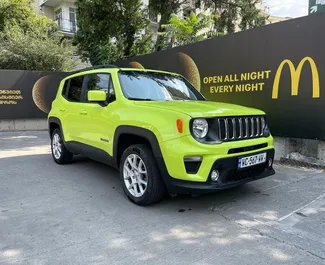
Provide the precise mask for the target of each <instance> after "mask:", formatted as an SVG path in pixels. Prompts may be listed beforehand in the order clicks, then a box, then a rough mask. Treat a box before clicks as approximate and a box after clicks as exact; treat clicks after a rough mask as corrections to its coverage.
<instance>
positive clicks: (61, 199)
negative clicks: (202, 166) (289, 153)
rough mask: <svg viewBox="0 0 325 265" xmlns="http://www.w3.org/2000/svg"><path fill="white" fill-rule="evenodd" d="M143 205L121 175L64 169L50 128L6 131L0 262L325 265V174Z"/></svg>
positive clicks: (288, 176) (279, 177)
mask: <svg viewBox="0 0 325 265" xmlns="http://www.w3.org/2000/svg"><path fill="white" fill-rule="evenodd" d="M276 171H277V174H276V175H275V176H272V177H269V178H267V179H263V180H259V181H256V182H253V183H249V184H247V185H244V186H242V187H240V188H235V189H231V190H226V191H222V192H219V193H216V194H211V195H205V196H201V197H195V198H192V197H187V196H182V197H176V198H168V199H166V200H164V201H163V202H162V203H160V204H158V205H154V206H150V207H145V208H143V207H139V206H136V205H134V204H132V203H131V202H129V201H128V200H127V199H126V197H125V196H124V194H123V191H122V189H121V185H120V182H119V178H118V174H117V172H116V171H114V170H112V169H111V168H109V167H107V166H105V165H101V164H99V163H97V162H94V161H91V160H88V159H83V158H78V159H76V161H75V163H73V164H71V165H66V166H59V165H57V164H55V163H54V161H53V160H52V157H51V154H50V149H49V139H48V134H47V132H19V133H0V264H23V265H29V264H58V265H68V264H72V265H76V264H87V265H89V264H108V265H111V264H155V265H159V264H168V265H169V264H186V265H189V264H193V265H194V264H202V265H210V264H240V265H244V264H250V265H252V264H295V265H296V264H325V174H324V172H321V171H315V170H314V171H309V170H298V169H293V168H289V167H283V166H276Z"/></svg>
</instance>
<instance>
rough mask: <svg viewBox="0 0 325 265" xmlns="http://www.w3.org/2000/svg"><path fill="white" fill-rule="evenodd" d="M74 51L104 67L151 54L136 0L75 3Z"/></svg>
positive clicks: (141, 10)
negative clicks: (75, 32) (76, 46)
mask: <svg viewBox="0 0 325 265" xmlns="http://www.w3.org/2000/svg"><path fill="white" fill-rule="evenodd" d="M76 5H77V20H78V28H79V30H78V32H77V34H76V38H75V40H76V42H77V43H78V52H79V54H80V55H81V57H82V58H83V59H84V60H87V59H89V61H90V62H91V63H92V64H107V63H111V62H113V61H116V60H119V59H124V58H128V57H132V56H136V55H140V54H144V53H148V52H150V51H151V47H150V46H151V44H152V35H151V33H149V30H148V25H149V22H150V21H149V20H148V19H147V12H146V10H145V9H144V8H143V5H142V2H141V1H140V0H119V1H115V0H97V1H88V0H77V2H76Z"/></svg>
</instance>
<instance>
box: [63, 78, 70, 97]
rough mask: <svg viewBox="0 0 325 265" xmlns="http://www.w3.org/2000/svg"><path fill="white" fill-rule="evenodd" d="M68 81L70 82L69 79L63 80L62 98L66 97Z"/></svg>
mask: <svg viewBox="0 0 325 265" xmlns="http://www.w3.org/2000/svg"><path fill="white" fill-rule="evenodd" d="M69 81H70V80H69V79H67V80H65V82H64V85H63V88H62V96H64V97H66V95H67V90H68V86H69Z"/></svg>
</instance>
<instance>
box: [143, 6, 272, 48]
mask: <svg viewBox="0 0 325 265" xmlns="http://www.w3.org/2000/svg"><path fill="white" fill-rule="evenodd" d="M258 2H259V0H195V8H198V7H201V8H203V9H208V8H209V9H210V12H211V13H212V15H213V16H214V17H213V19H214V31H215V32H220V33H221V32H222V33H232V32H234V31H235V24H236V22H237V21H238V19H239V18H240V17H241V20H240V24H239V27H240V28H241V29H248V28H253V27H256V26H262V25H264V24H265V21H266V18H265V17H263V16H262V15H261V14H260V11H259V10H258V9H257V8H256V3H258ZM185 3H189V1H187V0H150V3H149V8H150V12H152V13H153V14H156V15H157V14H160V15H161V20H160V21H159V26H158V33H159V37H158V39H157V42H156V45H155V49H156V50H157V51H159V50H161V49H163V47H164V44H163V37H164V34H161V33H162V32H164V31H165V30H166V28H165V27H164V26H162V25H166V24H168V21H169V19H170V17H171V15H172V14H174V13H178V11H180V10H181V8H182V6H183V4H185ZM193 11H194V10H193Z"/></svg>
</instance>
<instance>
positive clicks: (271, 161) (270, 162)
mask: <svg viewBox="0 0 325 265" xmlns="http://www.w3.org/2000/svg"><path fill="white" fill-rule="evenodd" d="M272 164H273V159H272V158H270V159H269V167H271V166H272Z"/></svg>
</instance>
